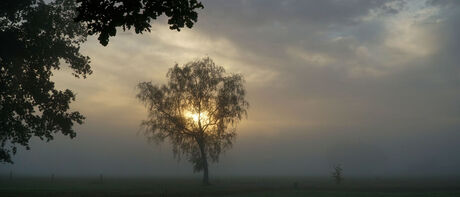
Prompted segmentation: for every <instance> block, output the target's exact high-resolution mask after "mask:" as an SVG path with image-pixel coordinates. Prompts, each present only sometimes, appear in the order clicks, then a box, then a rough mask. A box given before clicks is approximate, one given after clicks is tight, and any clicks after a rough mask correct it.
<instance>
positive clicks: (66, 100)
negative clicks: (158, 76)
mask: <svg viewBox="0 0 460 197" xmlns="http://www.w3.org/2000/svg"><path fill="white" fill-rule="evenodd" d="M202 7H203V6H202V5H201V3H199V2H197V1H196V0H160V1H158V0H53V1H50V2H48V3H46V2H45V1H43V0H2V1H0V77H1V78H0V112H1V113H0V162H10V163H11V162H12V159H11V156H12V155H13V154H15V153H16V151H17V146H18V145H22V146H25V147H26V149H29V145H28V144H29V140H30V139H31V138H32V137H33V136H36V137H38V138H40V139H42V140H48V141H49V140H52V139H53V134H54V133H58V132H60V133H62V134H64V135H68V136H70V137H72V138H73V137H75V135H76V133H75V131H74V130H73V125H74V124H75V123H77V124H82V123H83V120H84V117H83V116H82V115H81V114H80V113H79V112H77V111H71V110H70V108H69V104H70V103H71V101H73V100H75V94H74V93H73V92H72V91H71V90H68V89H65V90H57V89H55V86H54V82H53V81H51V79H50V77H51V76H52V75H53V71H54V70H58V69H60V68H61V65H62V64H63V63H65V64H67V65H68V66H69V67H70V69H71V70H72V71H73V75H74V76H75V77H83V78H86V76H87V75H90V74H91V73H92V71H91V67H90V64H89V63H90V61H89V57H88V56H84V55H82V54H81V53H80V44H82V43H83V42H85V41H86V38H87V36H88V35H92V34H99V41H100V43H101V44H103V45H107V44H108V42H109V36H115V34H116V27H120V26H121V27H123V29H126V28H128V29H130V28H131V27H134V29H135V32H136V33H142V32H144V31H149V30H150V21H151V20H152V19H157V17H159V16H161V15H162V14H165V15H166V16H167V17H169V20H168V23H169V24H170V28H171V29H175V30H180V29H181V28H182V27H184V26H187V27H189V28H190V27H192V25H193V23H194V22H196V20H197V13H196V12H195V10H196V9H198V8H202Z"/></svg>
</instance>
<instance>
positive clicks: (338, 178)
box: [332, 164, 343, 184]
mask: <svg viewBox="0 0 460 197" xmlns="http://www.w3.org/2000/svg"><path fill="white" fill-rule="evenodd" d="M332 178H334V180H335V183H337V184H340V183H342V181H343V169H342V166H341V165H340V164H337V165H335V166H334V172H332Z"/></svg>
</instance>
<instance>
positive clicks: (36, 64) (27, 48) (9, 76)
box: [0, 0, 92, 162]
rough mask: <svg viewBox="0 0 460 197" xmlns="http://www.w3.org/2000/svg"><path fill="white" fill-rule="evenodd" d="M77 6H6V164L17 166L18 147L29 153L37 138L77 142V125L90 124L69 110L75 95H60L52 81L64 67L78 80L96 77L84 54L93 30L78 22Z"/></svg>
mask: <svg viewBox="0 0 460 197" xmlns="http://www.w3.org/2000/svg"><path fill="white" fill-rule="evenodd" d="M76 6H77V4H76V3H75V1H73V0H56V1H54V2H51V3H49V4H46V3H45V2H43V1H37V0H4V1H0V112H1V113H0V145H1V146H0V162H12V160H11V156H12V154H14V153H16V149H17V148H16V146H17V145H22V146H25V147H26V148H27V149H29V145H28V144H29V140H30V138H32V137H33V136H36V137H38V138H40V139H42V140H44V139H46V140H48V141H49V140H52V139H53V133H56V132H61V133H62V134H64V135H68V136H70V137H75V135H76V134H75V131H74V130H73V128H72V126H73V125H74V124H75V123H78V124H81V123H82V122H83V120H84V117H83V116H82V115H81V114H80V113H79V112H77V111H70V109H69V104H70V102H71V101H73V100H74V99H75V94H74V93H73V92H72V91H70V90H68V89H66V90H56V89H55V86H54V82H53V81H51V80H50V77H51V76H52V74H53V73H52V71H53V70H57V69H59V68H60V65H61V63H62V62H65V63H66V64H68V65H69V67H70V68H71V70H72V71H73V75H74V76H76V77H83V78H85V77H86V76H87V75H89V74H91V72H92V71H91V69H90V65H89V57H87V56H84V55H82V54H81V53H80V44H81V43H83V42H84V41H85V40H86V37H87V33H86V32H87V31H86V28H85V26H84V25H82V24H81V23H75V22H73V18H75V17H76V12H75V8H76Z"/></svg>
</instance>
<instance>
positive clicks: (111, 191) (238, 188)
mask: <svg viewBox="0 0 460 197" xmlns="http://www.w3.org/2000/svg"><path fill="white" fill-rule="evenodd" d="M0 196H2V197H5V196H21V197H23V196H24V197H27V196H90V197H91V196H163V197H164V196H229V197H232V196H235V197H244V196H260V197H277V196H312V197H316V196H317V197H329V196H339V197H340V196H357V197H364V196H373V197H407V196H422V197H424V196H436V197H448V196H449V197H450V196H452V197H453V196H460V179H457V178H418V179H416V178H349V179H346V181H344V182H343V183H342V184H340V185H337V184H334V182H333V181H332V180H331V179H326V178H312V177H214V178H213V179H212V185H210V186H203V185H202V184H201V180H200V179H199V178H197V177H182V178H180V177H176V178H162V177H156V178H155V177H149V178H146V177H130V178H127V177H124V178H123V177H104V178H103V179H102V180H101V179H100V177H98V176H95V177H80V178H72V177H59V176H56V177H54V179H52V178H51V177H15V178H13V179H11V180H10V179H9V178H8V177H7V176H6V177H3V178H2V179H1V180H0Z"/></svg>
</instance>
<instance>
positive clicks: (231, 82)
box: [137, 58, 249, 183]
mask: <svg viewBox="0 0 460 197" xmlns="http://www.w3.org/2000/svg"><path fill="white" fill-rule="evenodd" d="M167 77H168V83H167V84H165V85H154V84H152V83H151V82H143V83H140V84H139V85H138V88H139V90H140V92H139V93H138V95H137V98H138V99H139V100H140V101H142V102H143V103H145V104H146V107H147V109H148V112H149V114H148V118H147V120H145V121H143V122H142V125H143V126H144V127H145V131H146V132H145V134H146V135H147V137H148V138H149V139H150V140H154V141H156V142H162V141H165V140H169V142H170V143H171V144H172V146H173V152H174V154H175V156H178V157H179V158H180V156H181V155H185V156H186V157H187V159H188V160H189V161H190V162H192V163H193V164H194V171H195V172H199V171H204V176H203V182H204V183H208V158H210V160H211V162H217V161H218V159H219V155H220V153H222V152H223V151H225V150H226V149H228V148H230V147H231V145H232V142H233V140H234V138H235V136H236V125H237V123H238V122H239V121H240V120H241V119H242V118H243V117H244V116H246V115H247V108H248V106H249V104H248V102H247V101H246V100H245V93H246V92H245V89H244V86H243V85H244V80H243V77H242V76H241V75H238V74H229V75H227V74H226V72H225V70H224V68H223V67H221V66H218V65H216V64H215V63H214V62H213V61H212V60H211V59H210V58H203V59H200V60H197V61H192V62H189V63H187V64H185V65H184V66H183V67H180V66H178V65H177V64H176V65H175V66H174V67H173V68H171V69H170V70H169V72H168V73H167Z"/></svg>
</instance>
